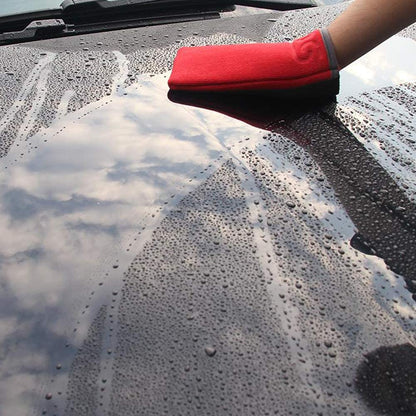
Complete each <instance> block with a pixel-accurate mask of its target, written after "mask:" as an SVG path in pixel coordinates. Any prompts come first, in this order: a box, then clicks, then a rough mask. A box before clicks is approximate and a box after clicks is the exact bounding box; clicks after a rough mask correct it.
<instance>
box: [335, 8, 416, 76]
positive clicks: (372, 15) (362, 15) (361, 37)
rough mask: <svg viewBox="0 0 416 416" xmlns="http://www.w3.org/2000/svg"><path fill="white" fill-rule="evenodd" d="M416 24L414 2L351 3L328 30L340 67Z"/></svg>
mask: <svg viewBox="0 0 416 416" xmlns="http://www.w3.org/2000/svg"><path fill="white" fill-rule="evenodd" d="M415 21H416V0H355V1H354V2H352V3H351V4H350V5H349V6H348V7H347V9H345V11H344V12H343V13H342V14H340V15H339V16H338V17H337V18H336V19H335V20H334V21H333V22H332V23H331V24H330V25H329V27H328V32H329V34H330V36H331V39H332V42H333V44H334V48H335V53H336V55H337V59H338V64H339V66H340V68H344V67H345V66H347V65H348V64H350V63H351V62H353V61H355V60H356V59H357V58H359V57H360V56H362V55H364V54H365V53H367V52H368V51H370V50H371V49H373V48H374V47H376V46H377V45H378V44H380V43H381V42H383V41H385V40H386V39H388V38H389V37H390V36H393V35H394V34H396V33H398V32H399V31H400V30H402V29H404V28H405V27H407V26H409V25H411V24H412V23H414V22H415Z"/></svg>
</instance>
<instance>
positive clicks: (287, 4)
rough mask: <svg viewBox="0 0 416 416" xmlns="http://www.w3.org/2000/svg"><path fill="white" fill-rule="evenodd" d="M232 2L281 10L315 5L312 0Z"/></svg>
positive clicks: (246, 0)
mask: <svg viewBox="0 0 416 416" xmlns="http://www.w3.org/2000/svg"><path fill="white" fill-rule="evenodd" d="M234 4H235V5H239V6H252V7H258V8H262V9H273V10H281V11H285V10H296V9H306V8H308V7H316V6H317V4H316V3H315V2H314V1H313V0H286V1H285V0H283V1H282V0H236V1H234Z"/></svg>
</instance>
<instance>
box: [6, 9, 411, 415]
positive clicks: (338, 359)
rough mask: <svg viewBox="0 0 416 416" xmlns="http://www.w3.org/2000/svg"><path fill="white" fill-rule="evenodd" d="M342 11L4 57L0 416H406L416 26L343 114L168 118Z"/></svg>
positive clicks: (345, 98) (162, 30)
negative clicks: (208, 81) (208, 82)
mask: <svg viewBox="0 0 416 416" xmlns="http://www.w3.org/2000/svg"><path fill="white" fill-rule="evenodd" d="M344 7H345V6H344V5H338V6H332V7H328V8H319V9H309V10H302V11H296V12H288V13H284V14H280V13H276V12H273V13H260V14H250V15H247V16H244V15H241V14H239V13H235V15H227V14H224V15H223V16H222V18H221V19H218V20H212V21H207V22H203V23H201V22H187V23H183V24H173V25H169V26H162V27H159V26H155V27H147V28H137V29H129V30H125V31H117V32H103V33H97V34H93V35H88V36H81V37H70V38H61V39H51V40H45V41H38V42H32V43H30V44H25V45H13V46H7V47H2V48H0V63H1V68H3V69H2V70H3V72H2V73H1V78H0V80H1V81H0V88H1V91H2V93H1V94H0V109H1V112H0V116H1V121H0V133H1V149H0V151H1V156H2V157H1V160H0V163H1V167H2V182H1V189H0V192H1V200H0V201H1V203H0V221H1V224H2V225H1V230H2V233H1V234H2V235H1V254H0V261H1V285H2V291H1V297H2V298H1V303H0V305H1V306H0V312H1V320H0V333H1V344H0V346H1V349H0V351H1V356H2V362H1V364H0V377H1V378H0V380H1V382H0V403H1V404H0V409H2V410H1V414H4V415H17V414H18V415H40V414H47V415H54V414H56V415H96V414H100V415H101V414H103V415H114V416H115V415H136V414H142V415H162V414H169V415H199V414H201V415H231V414H232V415H252V414H254V415H268V414H269V415H272V414H278V415H314V414H315V415H337V414H339V415H378V414H389V415H401V414H403V415H412V414H415V411H416V410H415V409H416V397H415V391H416V379H415V374H416V373H415V367H416V359H415V349H414V343H415V337H414V334H415V333H414V329H415V318H416V313H415V301H414V299H413V298H412V294H413V293H414V292H415V290H416V276H415V267H414V266H415V261H416V259H415V252H416V251H415V246H416V229H415V227H416V207H415V196H416V180H415V168H416V167H415V163H416V159H415V157H414V156H415V149H416V136H415V96H416V84H415V82H416V73H415V69H414V68H416V66H415V64H416V62H415V60H416V58H415V57H416V54H415V53H414V50H415V49H416V43H415V29H414V27H411V28H409V29H407V30H405V31H403V32H402V33H400V34H399V35H398V36H396V37H394V38H393V39H391V40H389V41H388V42H386V43H385V44H383V45H381V46H380V47H379V48H377V49H376V50H375V51H373V52H372V53H371V54H370V55H368V56H367V57H365V58H363V59H362V60H360V61H358V62H357V63H355V64H354V65H352V66H350V67H349V68H347V69H346V70H345V71H344V72H343V73H341V82H342V84H341V93H340V96H339V98H338V102H337V103H334V102H327V103H301V104H299V103H295V104H293V103H287V102H281V101H279V100H276V99H273V98H267V99H265V98H256V97H228V98H224V97H218V96H204V97H198V96H191V97H189V96H172V95H169V96H168V88H167V78H168V76H169V71H170V68H171V65H172V61H173V58H174V56H175V53H176V51H177V49H178V48H179V47H180V46H189V45H203V44H225V43H240V42H252V41H268V42H275V41H276V42H277V41H285V40H291V39H294V38H296V37H298V36H301V35H304V34H307V33H308V32H309V31H311V30H313V29H314V28H316V27H322V26H324V25H327V24H328V23H329V22H330V21H331V20H332V19H333V18H334V16H336V15H337V14H338V13H339V12H340V11H341V10H342V9H343V8H344ZM393 52H394V53H395V54H396V55H394V59H390V60H389V59H387V57H391V56H392V53H393Z"/></svg>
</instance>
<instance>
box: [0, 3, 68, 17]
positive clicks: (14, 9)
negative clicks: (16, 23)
mask: <svg viewBox="0 0 416 416" xmlns="http://www.w3.org/2000/svg"><path fill="white" fill-rule="evenodd" d="M61 3H62V0H30V1H27V0H2V1H1V10H0V16H8V15H11V14H18V13H26V12H36V11H39V10H47V9H57V8H59V6H60V5H61Z"/></svg>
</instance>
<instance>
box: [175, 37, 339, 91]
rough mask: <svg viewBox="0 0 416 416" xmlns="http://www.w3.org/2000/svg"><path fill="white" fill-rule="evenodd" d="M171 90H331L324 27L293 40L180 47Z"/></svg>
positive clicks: (331, 59) (330, 53) (332, 65)
mask: <svg viewBox="0 0 416 416" xmlns="http://www.w3.org/2000/svg"><path fill="white" fill-rule="evenodd" d="M168 84H169V87H170V88H171V89H172V90H181V91H216V92H227V91H234V92H236V91H244V92H261V93H264V92H266V91H272V92H275V93H276V92H277V93H279V94H281V95H287V96H291V95H293V94H299V96H302V95H325V96H326V95H335V94H337V93H338V90H339V75H338V66H337V63H336V58H335V52H334V49H333V46H332V42H331V39H330V37H329V34H328V32H327V31H326V30H316V31H314V32H312V33H310V34H309V35H307V36H305V37H303V38H300V39H297V40H295V41H293V42H284V43H261V44H259V43H255V44H243V45H223V46H201V47H190V48H188V47H185V48H181V49H179V51H178V54H177V56H176V58H175V61H174V63H173V70H172V74H171V76H170V78H169V81H168Z"/></svg>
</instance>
